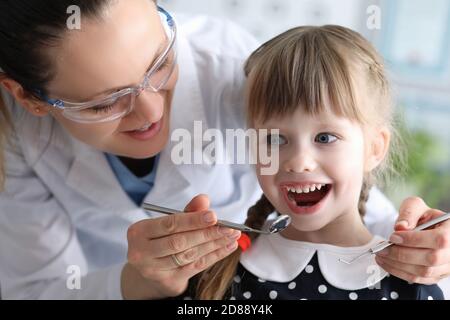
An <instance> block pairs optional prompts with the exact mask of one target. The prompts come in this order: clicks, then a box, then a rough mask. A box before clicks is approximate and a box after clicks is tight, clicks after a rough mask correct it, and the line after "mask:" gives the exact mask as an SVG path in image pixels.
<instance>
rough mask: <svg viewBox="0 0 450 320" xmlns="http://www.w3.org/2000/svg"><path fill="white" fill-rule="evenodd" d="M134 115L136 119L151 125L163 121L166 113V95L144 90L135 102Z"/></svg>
mask: <svg viewBox="0 0 450 320" xmlns="http://www.w3.org/2000/svg"><path fill="white" fill-rule="evenodd" d="M133 111H134V114H135V115H136V117H138V118H140V119H142V120H145V121H147V122H149V123H155V122H158V121H159V120H161V117H162V115H163V112H164V95H162V94H160V93H154V92H150V91H147V90H143V91H141V92H140V94H139V95H138V96H137V97H136V100H135V102H134V110H133Z"/></svg>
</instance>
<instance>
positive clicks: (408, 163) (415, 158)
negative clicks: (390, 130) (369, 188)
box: [386, 125, 450, 211]
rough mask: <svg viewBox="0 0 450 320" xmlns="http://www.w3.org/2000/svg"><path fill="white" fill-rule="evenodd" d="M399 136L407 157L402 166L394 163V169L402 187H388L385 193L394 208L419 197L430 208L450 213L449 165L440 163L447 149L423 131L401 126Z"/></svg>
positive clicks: (399, 163) (399, 185)
mask: <svg viewBox="0 0 450 320" xmlns="http://www.w3.org/2000/svg"><path fill="white" fill-rule="evenodd" d="M399 133H400V137H401V140H402V144H403V146H404V147H405V151H406V157H405V159H404V161H403V162H402V161H399V160H398V159H397V161H394V167H395V168H396V169H397V170H398V171H399V174H400V176H401V177H402V178H401V181H402V183H400V184H398V183H397V184H396V183H394V184H391V185H390V186H389V187H388V188H386V193H387V194H388V195H393V198H394V201H396V202H397V204H399V203H400V202H401V200H403V199H402V198H404V197H407V196H419V197H421V198H423V199H424V200H425V202H426V203H427V204H428V205H429V206H430V207H433V208H439V209H441V210H444V211H450V173H449V172H448V168H449V163H445V161H443V159H442V154H446V153H448V150H445V149H444V148H447V149H448V148H449V146H446V145H444V144H442V143H441V139H439V137H435V136H433V135H431V134H430V133H428V132H426V131H424V130H411V131H409V130H408V129H406V126H405V125H401V126H400V128H399ZM444 150H445V151H446V152H444ZM446 160H448V159H446ZM401 185H403V188H402V187H401ZM399 189H403V190H402V191H400V190H399Z"/></svg>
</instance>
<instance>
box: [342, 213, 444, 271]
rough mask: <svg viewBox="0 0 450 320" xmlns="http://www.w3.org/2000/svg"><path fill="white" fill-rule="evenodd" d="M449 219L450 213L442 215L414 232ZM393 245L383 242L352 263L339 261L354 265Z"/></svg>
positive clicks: (418, 227) (343, 260)
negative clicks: (357, 261)
mask: <svg viewBox="0 0 450 320" xmlns="http://www.w3.org/2000/svg"><path fill="white" fill-rule="evenodd" d="M448 219H450V213H446V214H444V215H442V216H440V217H437V218H435V219H433V220H430V221H428V222H426V223H424V224H421V225H420V226H417V227H416V228H414V229H413V231H420V230H424V229H427V228H429V227H432V226H434V225H436V224H438V223H441V222H444V221H446V220H448ZM393 244H394V243H392V242H389V241H383V242H381V243H379V244H378V245H376V246H375V247H373V248H371V249H369V250H368V251H366V252H364V253H363V254H361V255H359V256H357V257H356V258H354V259H352V260H350V261H347V260H345V259H339V261H340V262H343V263H345V264H352V263H353V262H355V261H356V260H359V259H361V258H363V257H365V256H368V255H371V254H375V253H377V252H380V251H382V250H384V249H386V248H387V247H390V246H392V245H393Z"/></svg>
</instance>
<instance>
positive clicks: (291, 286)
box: [288, 281, 297, 290]
mask: <svg viewBox="0 0 450 320" xmlns="http://www.w3.org/2000/svg"><path fill="white" fill-rule="evenodd" d="M296 286H297V284H296V283H295V282H294V281H292V282H291V283H289V284H288V288H289V289H291V290H293V289H295V287H296Z"/></svg>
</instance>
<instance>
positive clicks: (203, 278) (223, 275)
mask: <svg viewBox="0 0 450 320" xmlns="http://www.w3.org/2000/svg"><path fill="white" fill-rule="evenodd" d="M274 210H275V208H274V206H273V205H272V204H271V203H270V202H269V200H268V199H267V198H266V196H265V195H262V197H261V199H259V200H258V202H257V203H256V204H255V205H254V206H252V207H251V208H250V209H249V210H248V213H247V220H246V221H245V224H246V225H248V226H250V227H252V228H257V229H259V228H261V227H262V226H263V225H264V223H265V222H266V220H267V217H268V216H269V215H270V214H271V213H272V212H274ZM249 236H250V238H251V239H252V240H255V239H256V238H257V236H258V234H250V235H249ZM241 253H242V250H241V248H238V249H237V250H236V251H235V252H233V253H232V254H230V255H229V256H228V257H226V258H225V259H223V260H222V261H219V262H217V263H216V264H215V265H213V266H211V267H210V268H209V269H207V270H205V271H203V272H202V273H201V274H200V275H199V276H198V283H197V287H196V294H195V298H196V299H200V300H221V299H223V298H224V296H225V294H226V293H227V292H228V291H229V289H230V287H231V284H232V281H233V278H234V276H235V275H236V269H237V266H238V264H239V259H240V256H241Z"/></svg>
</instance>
